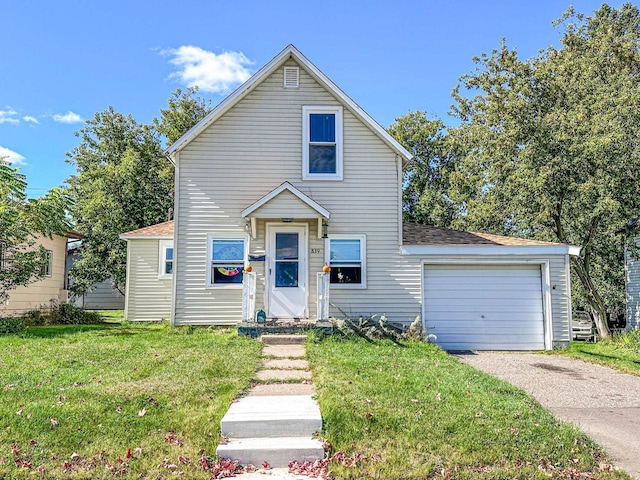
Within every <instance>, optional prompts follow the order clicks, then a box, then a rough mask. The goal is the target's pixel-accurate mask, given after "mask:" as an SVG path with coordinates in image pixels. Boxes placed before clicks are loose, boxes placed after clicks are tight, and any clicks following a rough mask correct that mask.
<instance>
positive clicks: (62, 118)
mask: <svg viewBox="0 0 640 480" xmlns="http://www.w3.org/2000/svg"><path fill="white" fill-rule="evenodd" d="M51 118H53V121H54V122H58V123H81V122H83V121H84V120H83V119H82V117H81V116H80V115H78V114H77V113H74V112H71V111H69V112H67V113H65V114H64V115H61V114H59V113H57V114H55V115H53V116H52V117H51Z"/></svg>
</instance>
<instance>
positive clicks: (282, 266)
mask: <svg viewBox="0 0 640 480" xmlns="http://www.w3.org/2000/svg"><path fill="white" fill-rule="evenodd" d="M297 286H298V262H276V287H297Z"/></svg>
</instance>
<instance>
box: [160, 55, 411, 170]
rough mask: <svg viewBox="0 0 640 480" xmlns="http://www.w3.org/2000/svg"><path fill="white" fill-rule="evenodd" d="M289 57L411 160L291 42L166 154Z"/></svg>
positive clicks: (176, 149) (180, 146) (170, 152)
mask: <svg viewBox="0 0 640 480" xmlns="http://www.w3.org/2000/svg"><path fill="white" fill-rule="evenodd" d="M289 58H293V59H294V60H295V61H296V62H298V63H299V64H300V65H302V66H303V68H304V69H305V70H306V71H307V73H308V74H309V75H311V76H312V77H313V78H314V79H315V80H316V81H317V82H318V83H319V84H320V85H322V86H323V87H324V88H326V89H327V90H329V91H330V92H331V93H332V94H333V95H334V96H335V97H336V98H338V99H339V100H340V101H341V102H342V103H343V105H344V106H346V107H347V108H348V109H349V110H350V111H351V113H353V114H354V115H355V116H356V117H358V118H359V119H360V120H361V121H362V122H363V123H365V124H366V125H367V126H368V127H369V128H370V129H371V130H372V131H373V132H374V133H375V134H376V135H377V136H378V137H380V139H381V140H382V141H383V142H384V143H386V144H387V145H388V146H389V147H390V148H391V149H392V150H393V151H395V152H396V153H397V154H398V155H400V156H401V157H403V158H404V159H405V160H407V161H408V160H411V158H413V155H411V154H410V153H409V152H408V151H407V150H406V149H405V148H404V147H403V146H402V145H400V143H398V141H397V140H396V139H395V138H393V137H392V136H391V135H389V133H387V131H386V130H385V129H384V128H383V127H382V126H381V125H380V124H379V123H378V122H376V121H375V120H374V119H373V118H372V117H371V116H370V115H369V114H368V113H367V112H365V111H364V110H363V109H362V108H361V107H360V106H359V105H358V104H357V103H356V102H354V101H353V100H352V99H351V98H349V97H348V96H347V94H345V93H344V92H343V91H342V90H341V89H340V88H339V87H338V86H337V85H336V84H335V83H333V82H332V81H331V80H330V79H329V77H327V76H326V75H325V74H324V73H322V72H321V71H320V70H319V69H318V68H317V67H316V66H315V65H314V64H313V63H311V62H310V61H309V59H307V57H305V56H304V55H303V54H302V53H301V52H300V51H299V50H298V49H297V48H296V47H295V46H293V44H290V45H288V46H287V47H285V49H284V50H282V51H281V52H280V53H278V54H277V55H276V56H275V57H273V59H271V61H270V62H269V63H267V64H266V65H265V66H263V67H262V68H261V69H260V70H258V71H257V72H256V73H255V74H254V75H253V76H252V77H251V78H250V79H249V80H247V81H246V82H244V83H243V84H242V85H240V86H239V87H238V88H236V89H235V90H234V91H233V92H232V93H231V94H230V95H229V96H228V97H227V98H225V99H224V100H223V101H222V102H220V103H219V104H218V105H217V106H216V107H215V108H214V109H213V110H212V111H211V112H210V113H209V114H208V115H207V116H206V117H204V118H203V119H202V120H201V121H200V122H198V123H197V124H196V125H194V126H193V127H192V128H191V129H190V130H189V131H187V132H186V133H185V134H184V135H183V136H182V137H180V138H179V139H178V140H176V142H175V143H173V144H172V145H171V146H169V147H168V148H167V149H166V150H165V153H166V154H167V155H169V156H171V155H173V154H174V153H176V152H179V151H180V150H182V149H183V148H184V147H186V146H187V145H188V144H189V143H190V142H191V141H192V140H193V139H194V138H196V137H197V136H198V135H199V134H200V133H202V132H203V131H204V130H205V129H206V128H207V127H209V125H211V124H212V123H214V122H215V121H216V120H218V118H220V117H221V116H222V115H224V114H225V113H226V112H227V111H228V110H229V109H230V108H231V107H233V106H234V105H235V104H236V103H238V102H239V101H240V100H242V99H243V98H244V97H245V96H246V95H247V94H248V93H250V92H251V91H253V90H254V89H255V88H256V87H257V86H258V85H260V84H261V83H262V81H263V80H265V79H266V78H267V77H268V76H269V75H271V74H272V73H273V72H274V71H275V70H276V69H278V68H279V67H280V66H282V65H283V64H284V63H285V62H286V61H287V60H289Z"/></svg>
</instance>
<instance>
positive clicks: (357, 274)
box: [325, 235, 367, 288]
mask: <svg viewBox="0 0 640 480" xmlns="http://www.w3.org/2000/svg"><path fill="white" fill-rule="evenodd" d="M366 251H367V246H366V237H365V236H364V235H329V238H328V239H327V240H326V243H325V257H326V258H325V261H326V263H327V265H329V266H330V267H331V273H330V274H329V275H330V277H329V278H330V280H329V281H330V283H331V288H334V287H338V288H366V286H367V282H366V258H367V254H366Z"/></svg>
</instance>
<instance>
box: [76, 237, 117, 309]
mask: <svg viewBox="0 0 640 480" xmlns="http://www.w3.org/2000/svg"><path fill="white" fill-rule="evenodd" d="M79 258H80V254H79V253H78V252H77V250H76V249H71V250H69V251H68V252H67V272H69V271H70V270H71V267H73V264H74V263H75V262H76V261H77V260H78V259H79ZM67 282H68V286H69V288H70V287H71V285H73V279H71V278H68V279H67ZM70 300H71V301H72V302H73V304H74V305H75V306H76V307H81V308H84V309H87V310H122V309H124V295H122V294H121V293H120V292H119V291H118V290H116V289H115V288H113V283H112V282H111V280H105V281H104V282H100V283H97V284H96V285H94V287H93V290H91V291H90V292H86V293H85V294H83V295H80V296H75V295H73V294H70Z"/></svg>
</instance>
